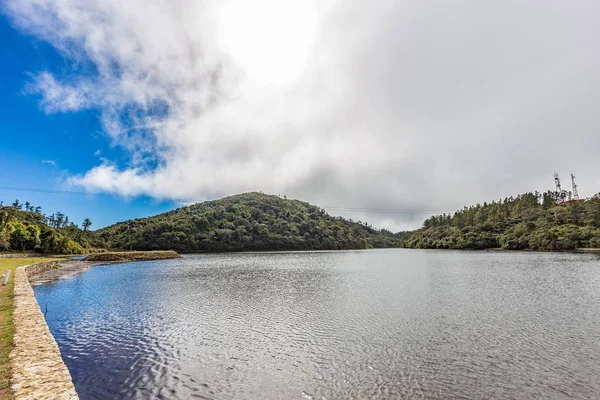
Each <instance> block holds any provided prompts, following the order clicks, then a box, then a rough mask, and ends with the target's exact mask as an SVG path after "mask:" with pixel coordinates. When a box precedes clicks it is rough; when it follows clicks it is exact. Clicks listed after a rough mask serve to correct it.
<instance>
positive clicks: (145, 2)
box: [3, 0, 600, 229]
mask: <svg viewBox="0 0 600 400" xmlns="http://www.w3.org/2000/svg"><path fill="white" fill-rule="evenodd" d="M3 12H4V13H5V14H7V15H8V17H9V19H10V21H11V22H12V23H13V24H14V26H15V27H17V29H20V30H21V31H23V32H26V33H28V34H31V35H34V36H36V37H38V38H40V39H41V40H45V41H47V42H49V43H51V44H52V45H53V46H54V47H56V48H57V49H58V50H59V51H60V52H61V54H62V55H63V57H64V58H65V59H67V60H70V61H71V62H72V65H73V68H72V69H71V70H70V71H69V73H64V71H63V72H61V73H60V74H58V73H57V72H56V71H35V72H36V75H34V78H33V80H32V82H30V83H29V85H28V87H29V90H30V91H31V92H34V93H37V95H39V97H40V104H41V106H42V107H43V109H44V110H45V111H46V112H48V113H56V112H77V111H79V110H83V109H90V108H92V109H97V110H99V111H100V115H101V118H102V124H103V127H104V130H105V132H106V136H107V139H108V140H109V141H110V142H111V144H112V145H115V146H121V147H122V148H123V149H125V150H126V151H127V152H128V153H129V154H130V156H131V157H130V162H129V163H127V164H126V165H118V164H115V163H112V162H110V161H108V160H105V161H104V162H103V163H102V164H99V165H97V166H96V167H95V168H93V169H91V170H89V171H86V172H84V173H82V174H80V175H76V176H72V177H71V178H70V179H69V182H70V183H71V184H72V185H76V186H81V187H84V188H86V189H87V190H90V191H106V192H112V193H119V194H126V195H138V194H147V195H150V196H154V197H158V198H174V199H180V200H183V201H196V200H202V199H207V198H216V197H220V196H223V195H228V194H234V193H239V192H243V191H251V190H256V191H264V192H269V193H275V194H282V195H283V194H286V195H287V196H288V197H295V198H302V199H305V200H309V201H312V202H315V203H317V204H319V205H322V206H331V207H345V208H361V209H395V210H410V209H419V210H439V211H453V210H454V209H456V208H459V207H461V206H462V205H463V204H469V203H473V202H483V201H484V200H490V199H493V198H499V197H504V196H506V195H510V194H516V193H519V192H522V191H526V190H546V189H549V188H551V187H552V173H553V172H554V171H559V172H562V173H563V175H564V177H565V178H566V177H567V174H568V173H570V172H574V173H575V174H576V175H577V176H578V177H579V183H580V192H582V193H583V194H586V195H591V194H593V193H595V192H597V191H598V190H600V189H599V188H598V186H596V187H594V186H593V185H597V184H598V182H600V157H599V156H598V152H599V150H600V131H599V130H598V127H599V126H600V112H598V107H599V105H600V80H599V79H597V74H598V70H599V67H600V52H598V51H597V43H596V41H597V38H598V37H599V36H600V25H598V23H597V21H598V20H600V3H598V2H597V1H595V0H590V1H586V0H582V1H576V2H572V1H564V0H530V1H510V0H509V1H507V0H490V1H479V0H477V1H475V0H471V1H465V0H459V1H453V2H443V1H425V2H424V1H402V0H396V1H389V0H380V1H377V2H372V1H367V0H356V1H352V2H341V1H335V0H288V1H283V0H281V1H277V0H255V1H252V2H250V1H247V0H228V1H223V0H202V1H200V0H169V1H164V0H163V1H160V0H152V1H150V0H128V1H121V0H97V1H94V2H90V1H85V0H6V1H5V2H4V7H3ZM82 134H87V133H85V132H82ZM339 213H343V214H346V215H348V216H351V217H354V218H356V219H367V220H369V221H371V222H373V223H374V224H375V225H379V226H386V227H389V228H392V229H401V228H405V227H414V226H416V225H419V224H420V222H421V221H422V219H423V217H424V216H423V215H422V214H412V213H379V212H373V213H371V212H369V213H367V212H361V211H343V210H339Z"/></svg>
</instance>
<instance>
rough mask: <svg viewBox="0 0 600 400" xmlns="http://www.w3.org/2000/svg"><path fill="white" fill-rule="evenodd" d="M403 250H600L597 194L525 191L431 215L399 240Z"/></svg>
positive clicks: (599, 210) (598, 196)
mask: <svg viewBox="0 0 600 400" xmlns="http://www.w3.org/2000/svg"><path fill="white" fill-rule="evenodd" d="M401 245H402V246H403V247H408V248H442V249H485V248H497V247H501V248H504V249H512V250H525V249H530V250H573V249H576V248H600V193H599V194H597V195H595V196H593V197H592V198H590V199H586V200H572V201H565V196H564V193H562V192H556V191H548V192H545V193H538V192H533V193H531V192H530V193H524V194H521V195H518V196H516V197H509V198H505V199H504V200H502V199H499V200H498V201H492V202H491V203H487V202H485V203H483V204H477V205H475V206H471V207H464V208H463V209H462V210H459V211H457V212H455V213H454V214H452V215H450V214H442V215H436V216H432V217H431V218H428V219H427V220H425V222H424V223H423V228H422V229H419V230H417V231H414V232H412V233H411V234H409V235H407V236H406V237H404V238H403V239H402V243H401Z"/></svg>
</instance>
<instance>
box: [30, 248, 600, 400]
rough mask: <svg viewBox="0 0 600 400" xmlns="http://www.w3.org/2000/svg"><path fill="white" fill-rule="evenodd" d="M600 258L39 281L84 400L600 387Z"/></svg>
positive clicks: (354, 256) (123, 269)
mask: <svg viewBox="0 0 600 400" xmlns="http://www.w3.org/2000/svg"><path fill="white" fill-rule="evenodd" d="M599 287H600V261H599V260H598V258H597V257H594V256H591V255H577V254H558V255H557V254H528V253H486V252H464V253H463V252H436V251H410V250H395V251H394V250H392V251H389V250H388V251H363V252H318V253H269V254H264V253H262V254H261V253H254V254H220V255H193V256H185V257H184V258H182V259H180V260H168V261H160V262H145V263H133V264H122V265H112V266H102V267H95V268H92V269H90V270H88V271H86V272H84V273H82V274H80V275H77V276H74V277H72V278H70V279H66V280H61V281H59V282H55V283H52V284H46V285H40V286H36V287H35V292H36V296H37V298H38V301H39V302H40V304H45V303H48V307H49V313H48V317H47V319H48V324H49V326H50V329H51V331H52V333H53V334H54V336H55V338H56V340H57V342H58V343H59V346H60V348H61V351H62V353H63V356H64V358H65V362H66V363H67V366H68V367H69V370H70V371H71V373H72V376H73V379H74V382H75V386H76V388H77V391H78V393H79V394H80V397H81V398H82V399H136V398H139V399H148V398H152V399H256V398H264V399H294V398H296V399H315V400H318V399H327V400H331V399H391V398H416V399H420V398H422V399H430V398H440V399H442V398H443V399H446V398H455V399H467V398H468V399H472V398H481V399H486V398H497V399H521V398H559V399H560V398H580V399H595V398H600V379H599V378H598V377H599V376H600V357H598V355H599V354H600V290H598V288H599Z"/></svg>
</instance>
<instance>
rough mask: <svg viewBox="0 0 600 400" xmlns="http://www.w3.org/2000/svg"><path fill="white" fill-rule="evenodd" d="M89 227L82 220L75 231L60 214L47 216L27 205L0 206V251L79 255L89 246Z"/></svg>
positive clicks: (37, 208) (89, 224)
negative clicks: (80, 225)
mask: <svg viewBox="0 0 600 400" xmlns="http://www.w3.org/2000/svg"><path fill="white" fill-rule="evenodd" d="M91 225H92V222H91V221H90V220H89V219H87V218H86V219H85V221H84V222H83V224H82V227H81V228H79V227H78V226H77V225H75V224H74V223H73V222H71V221H69V217H68V216H66V215H65V214H63V213H62V212H60V211H58V212H56V213H54V214H51V215H49V216H47V215H45V214H42V208H41V207H34V206H32V205H31V204H30V203H29V202H25V203H24V204H21V203H20V202H19V200H16V201H15V202H14V203H12V205H10V206H5V205H4V204H0V251H8V252H10V251H19V252H20V251H25V252H36V253H48V254H79V253H81V252H82V251H83V250H84V249H85V248H88V247H90V246H91V244H90V239H91V233H90V232H89V228H90V226H91Z"/></svg>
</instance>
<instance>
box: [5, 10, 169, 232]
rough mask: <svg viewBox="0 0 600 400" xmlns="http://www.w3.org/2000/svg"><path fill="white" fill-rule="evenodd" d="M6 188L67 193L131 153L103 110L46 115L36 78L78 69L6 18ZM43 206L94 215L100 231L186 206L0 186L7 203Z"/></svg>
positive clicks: (76, 214) (50, 210)
mask: <svg viewBox="0 0 600 400" xmlns="http://www.w3.org/2000/svg"><path fill="white" fill-rule="evenodd" d="M0 60H2V62H0V143H1V144H0V171H2V173H0V186H4V187H16V188H34V189H50V190H67V191H78V192H81V191H82V189H81V188H72V187H66V186H65V185H64V178H65V177H66V176H67V175H72V174H83V173H85V172H86V171H87V170H89V169H91V168H92V167H94V166H95V165H97V164H98V163H99V162H100V161H99V158H100V157H107V158H110V159H111V160H112V161H113V162H119V160H122V159H124V158H125V155H124V154H123V153H122V152H121V151H120V150H119V148H117V147H111V146H109V141H108V140H107V139H106V137H105V135H104V133H103V131H102V127H101V126H100V123H99V119H98V111H97V110H85V111H80V112H70V113H57V114H46V113H45V112H44V111H43V110H42V109H41V107H40V106H39V103H38V98H37V97H36V96H34V95H30V94H27V93H26V90H25V88H26V85H27V83H28V82H30V81H31V79H32V78H31V74H35V73H38V72H39V71H43V70H50V71H53V72H55V73H57V74H61V73H68V71H69V70H72V69H74V68H75V67H74V66H73V65H71V64H70V62H68V61H66V60H65V59H63V58H62V57H61V56H60V55H59V54H58V53H57V52H56V50H54V48H53V47H52V46H50V45H49V44H47V43H45V42H43V41H40V40H37V39H36V38H34V37H31V36H27V35H24V34H22V33H20V32H19V31H18V30H16V29H14V28H13V27H12V26H11V24H10V23H9V21H8V20H7V18H6V17H5V16H2V15H0ZM15 199H19V200H20V201H21V202H25V201H29V202H31V203H32V204H34V205H40V206H42V208H43V212H45V213H48V214H51V213H53V212H55V211H61V212H64V213H66V214H67V215H68V216H69V217H70V219H71V220H72V221H75V222H77V223H80V222H81V221H83V219H84V218H90V219H91V220H92V222H93V227H94V228H100V227H102V226H106V225H109V224H111V223H114V222H117V221H122V220H126V219H130V218H137V217H143V216H149V215H154V214H157V213H160V212H163V211H167V210H169V209H172V208H175V207H177V206H179V204H178V203H175V202H173V201H157V200H153V199H151V198H149V197H147V196H139V197H135V198H134V197H132V198H126V199H124V198H120V197H116V198H113V197H109V196H95V195H86V196H81V195H67V194H50V193H36V192H23V191H15V190H7V189H1V188H0V200H2V201H4V203H5V204H6V203H12V202H13V201H14V200H15Z"/></svg>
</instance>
